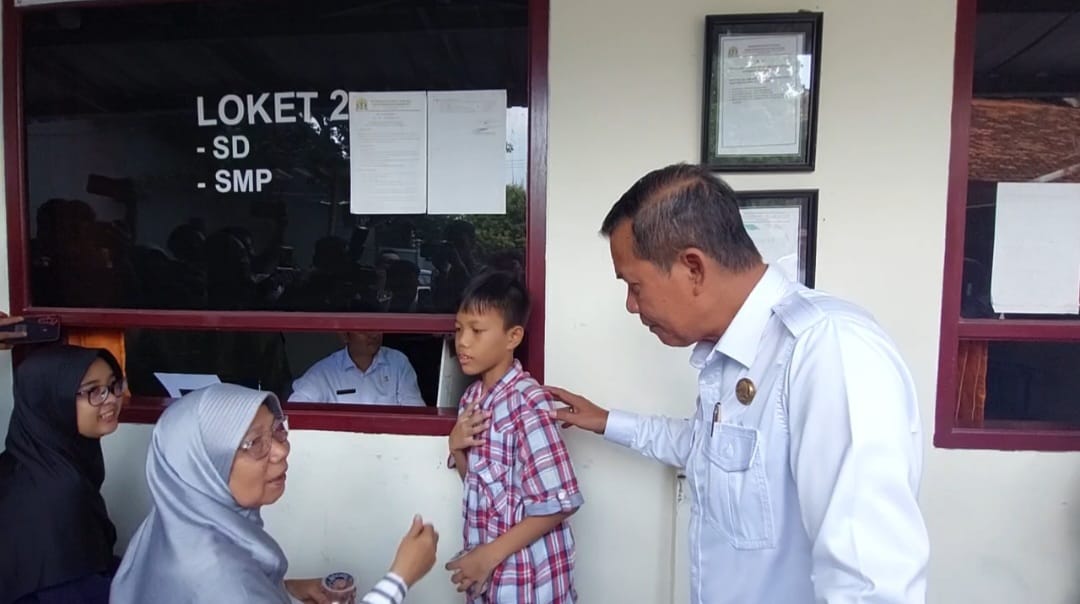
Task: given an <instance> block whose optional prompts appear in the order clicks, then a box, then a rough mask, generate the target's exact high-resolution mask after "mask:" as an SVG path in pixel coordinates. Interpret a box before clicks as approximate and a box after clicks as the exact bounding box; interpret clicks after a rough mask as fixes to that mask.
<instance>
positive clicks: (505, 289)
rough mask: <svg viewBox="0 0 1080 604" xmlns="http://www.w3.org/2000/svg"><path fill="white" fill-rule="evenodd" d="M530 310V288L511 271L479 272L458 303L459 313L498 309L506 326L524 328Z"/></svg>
mask: <svg viewBox="0 0 1080 604" xmlns="http://www.w3.org/2000/svg"><path fill="white" fill-rule="evenodd" d="M529 309H530V303H529V292H528V290H526V289H525V285H524V284H522V283H521V280H520V279H518V278H517V276H516V275H514V274H513V273H511V272H508V271H490V270H489V271H485V272H483V273H481V274H480V275H478V276H477V277H476V278H474V279H473V280H472V281H471V282H470V283H469V286H468V287H467V288H465V293H463V294H462V295H461V304H459V305H458V312H475V313H485V312H489V311H494V312H497V313H499V314H500V315H502V318H503V325H504V326H505V327H506V328H507V329H509V328H511V327H516V326H518V325H520V326H522V327H524V326H525V324H526V323H527V322H528V321H529Z"/></svg>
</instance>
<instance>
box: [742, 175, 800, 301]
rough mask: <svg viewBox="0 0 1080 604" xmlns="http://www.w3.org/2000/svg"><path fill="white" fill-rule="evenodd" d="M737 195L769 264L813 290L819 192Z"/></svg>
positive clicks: (755, 240) (750, 232) (755, 192)
mask: <svg viewBox="0 0 1080 604" xmlns="http://www.w3.org/2000/svg"><path fill="white" fill-rule="evenodd" d="M735 195H736V196H737V197H738V198H739V212H740V213H741V214H742V219H743V225H744V226H746V232H747V233H749V234H750V238H751V239H753V240H754V245H755V246H757V249H758V252H760V253H761V257H762V259H763V260H764V261H765V262H766V264H771V265H773V266H775V267H777V268H779V269H780V270H782V271H784V273H785V274H786V275H787V276H788V277H789V278H790V279H791V280H792V281H798V282H800V283H802V284H803V285H805V286H807V287H814V264H815V255H816V253H817V199H818V192H817V190H814V189H806V190H797V191H743V192H739V193H736V194H735Z"/></svg>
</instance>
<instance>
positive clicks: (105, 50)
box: [3, 0, 547, 431]
mask: <svg viewBox="0 0 1080 604" xmlns="http://www.w3.org/2000/svg"><path fill="white" fill-rule="evenodd" d="M3 21H4V27H5V82H7V85H6V86H5V99H4V100H5V120H6V122H5V123H6V131H7V133H8V135H9V136H8V137H7V142H6V165H7V173H8V182H7V187H8V195H7V204H8V208H7V209H8V218H9V220H8V224H9V237H8V247H9V259H10V277H11V278H10V284H11V296H12V304H11V307H12V310H13V311H14V312H20V313H22V314H56V315H59V316H60V317H61V320H62V322H63V324H64V325H65V326H66V327H68V328H74V329H76V330H82V331H84V332H85V331H87V330H91V331H92V330H101V331H104V332H109V331H112V332H114V333H118V334H119V333H122V334H123V335H122V337H123V341H124V346H125V349H126V359H127V364H128V367H127V370H128V372H129V373H130V376H131V380H130V384H131V390H132V394H133V396H134V400H135V401H136V405H135V406H138V405H140V404H146V405H153V404H154V401H158V400H162V399H165V398H168V397H170V396H172V395H174V394H175V392H170V390H169V388H168V387H167V386H168V385H167V384H164V383H162V380H161V379H159V378H158V377H155V375H156V374H161V375H165V374H170V375H172V374H177V375H204V376H206V375H212V376H217V377H219V378H220V379H222V380H224V381H231V382H235V383H241V384H245V385H248V386H251V387H257V388H262V389H265V390H272V391H274V392H277V393H278V394H279V395H281V396H282V397H283V400H285V399H288V398H289V397H290V396H293V394H294V393H293V385H294V383H295V382H296V380H297V379H298V378H300V377H301V376H302V375H303V373H304V372H305V371H307V370H308V369H309V368H310V367H311V366H312V365H313V364H315V362H316V361H317V360H319V359H321V358H323V357H326V356H328V355H331V354H334V353H335V352H340V351H341V350H345V348H344V347H343V346H344V344H343V341H342V339H341V338H342V337H344V336H343V335H342V334H347V333H349V334H381V338H382V340H383V346H384V347H385V349H388V350H395V351H397V352H399V353H400V354H401V356H402V358H404V359H406V360H407V362H408V363H409V364H410V365H411V367H412V369H413V371H414V372H415V374H416V379H417V385H416V389H417V391H418V394H417V395H416V397H414V398H416V399H417V400H414V401H412V402H413V403H417V404H413V405H408V406H412V407H422V408H425V409H428V411H427V413H429V414H434V415H433V416H440V417H441V415H439V412H438V411H436V407H438V405H439V404H440V403H443V404H447V405H449V406H453V405H455V404H456V400H454V401H451V400H450V398H452V396H450V395H449V394H448V392H449V391H450V390H448V389H451V390H452V389H453V388H457V387H458V385H459V384H458V382H460V380H461V376H460V373H459V370H457V369H456V367H455V368H453V371H451V365H453V364H454V363H453V356H452V354H450V351H452V342H448V341H447V336H448V335H449V334H450V333H452V330H453V316H452V315H453V313H454V311H455V309H456V306H457V303H458V300H459V298H460V295H461V293H462V291H463V289H464V288H465V286H466V284H467V283H468V282H469V280H470V279H471V278H472V277H473V276H474V275H476V274H477V273H479V272H481V271H483V270H485V269H487V268H498V269H505V270H512V271H516V272H518V273H519V274H521V275H522V279H523V280H524V281H525V283H526V285H527V287H528V289H529V291H530V294H531V295H532V297H533V299H534V309H535V310H536V312H534V314H533V318H532V320H531V322H530V325H529V326H528V327H529V328H530V332H531V335H530V338H529V340H528V346H527V348H526V349H525V350H523V351H522V356H523V357H524V361H525V362H526V366H527V367H528V368H529V369H530V370H531V371H532V372H533V373H534V374H538V375H539V374H541V373H542V367H541V366H540V363H541V359H542V334H543V304H542V300H543V295H544V293H543V243H544V242H543V220H544V216H543V208H544V179H545V177H546V176H545V174H544V173H543V166H544V165H545V164H544V158H543V155H544V153H545V150H546V144H545V142H546V141H545V139H546V132H545V131H544V129H543V124H544V123H545V121H546V115H545V112H546V95H547V90H546V81H547V80H546V62H547V57H546V43H547V40H546V37H547V2H532V1H528V0H508V1H504V2H486V1H473V2H464V3H463V2H447V3H430V2H422V1H419V0H416V1H409V0H403V1H401V2H389V3H387V2H355V1H351V0H318V1H306V2H300V1H296V0H266V1H259V2H253V1H250V0H214V1H209V0H202V1H183V0H182V1H176V2H156V1H155V2H139V1H132V2H110V3H103V4H102V5H100V6H99V5H96V4H94V3H86V4H82V3H76V4H68V3H40V4H39V3H34V5H32V6H26V7H21V6H20V7H16V6H14V5H13V2H12V1H11V0H6V2H5V3H4V15H3ZM357 337H360V336H357ZM395 358H396V357H395ZM455 371H457V372H458V373H456V374H455V373H454V372H455ZM446 376H451V377H450V378H447V377H446ZM177 379H180V380H181V381H182V378H177ZM447 380H450V382H453V384H452V385H451V384H450V383H449V382H447ZM336 390H349V388H348V387H342V388H337V389H336ZM357 397H361V393H352V397H351V398H350V396H349V395H348V394H347V393H346V394H341V395H340V398H341V399H349V400H339V401H331V400H318V401H312V402H311V404H314V405H318V404H329V403H334V402H337V403H339V404H342V405H345V406H346V407H349V409H352V406H351V404H353V403H367V402H369V401H361V400H352V399H356V398H357ZM447 397H450V398H447ZM309 398H319V399H328V398H332V397H329V396H325V395H323V394H320V395H318V396H315V395H311V396H309ZM361 398H362V397H361ZM421 411H422V409H421ZM355 412H356V413H363V407H357V408H356V410H355ZM381 413H384V414H385V413H393V409H390V410H387V409H383V410H382V411H381ZM416 413H417V411H416V410H415V409H414V410H412V411H408V412H405V411H402V416H403V417H412V416H415V415H416ZM410 414H411V415H410ZM334 417H341V409H336V410H335V411H334ZM348 423H349V425H360V424H362V422H359V423H358V422H356V421H351V420H350V422H348ZM331 424H333V422H332V421H324V422H322V423H321V424H320V425H326V426H329V427H331V428H333V426H332V425H331ZM441 425H442V426H443V427H445V429H446V430H448V429H449V424H448V423H445V422H444V423H443V424H441ZM358 429H363V427H362V426H361V427H360V428H358ZM406 431H408V430H406Z"/></svg>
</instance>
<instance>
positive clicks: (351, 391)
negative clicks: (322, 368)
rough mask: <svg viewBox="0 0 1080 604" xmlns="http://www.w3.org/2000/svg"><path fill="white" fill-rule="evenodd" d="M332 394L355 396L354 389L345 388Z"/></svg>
mask: <svg viewBox="0 0 1080 604" xmlns="http://www.w3.org/2000/svg"><path fill="white" fill-rule="evenodd" d="M334 394H338V395H341V394H356V388H346V389H344V390H338V391H336V392H334Z"/></svg>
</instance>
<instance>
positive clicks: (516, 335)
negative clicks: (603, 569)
mask: <svg viewBox="0 0 1080 604" xmlns="http://www.w3.org/2000/svg"><path fill="white" fill-rule="evenodd" d="M528 314H529V296H528V293H527V292H526V291H525V288H524V287H523V286H522V285H521V283H520V282H519V281H518V280H517V279H516V278H515V277H514V276H513V275H510V274H508V273H503V272H490V273H486V274H483V275H481V276H479V277H478V278H477V279H476V280H475V281H473V283H471V284H470V285H469V287H468V289H467V290H466V291H465V293H464V295H463V297H462V301H461V306H460V307H459V309H458V313H457V320H456V322H455V332H456V335H455V344H456V348H457V355H458V361H459V362H460V363H461V369H462V371H464V372H465V374H466V375H470V376H476V377H477V378H478V379H477V381H476V382H475V383H473V384H472V385H471V386H469V388H468V389H467V390H466V391H465V394H464V396H462V398H461V407H460V411H459V414H458V422H457V424H455V426H454V429H453V431H452V432H451V433H450V467H452V468H456V469H457V471H458V473H459V474H460V475H461V478H462V480H463V481H464V483H465V495H464V498H463V501H464V508H465V512H464V517H465V529H464V537H465V549H464V551H463V552H462V554H460V555H459V556H458V557H456V558H455V559H454V560H453V561H452V562H450V563H449V564H447V565H446V568H447V570H450V571H452V572H453V575H452V576H451V581H453V582H454V584H456V585H457V588H458V591H462V592H466V594H467V599H468V601H469V602H470V603H472V604H479V603H484V604H510V603H513V604H549V603H551V604H562V603H572V602H574V601H575V600H576V599H577V592H576V591H575V590H574V581H573V572H574V536H573V534H572V533H571V531H570V524H569V522H568V521H567V519H568V518H569V517H570V515H571V514H573V513H574V512H575V511H576V510H577V509H578V508H579V507H581V504H582V503H584V499H583V498H582V496H581V491H579V490H578V483H577V478H576V477H575V476H574V468H573V465H572V464H571V463H570V456H569V454H568V453H567V451H566V445H564V444H563V441H562V436H561V435H560V433H559V429H558V426H557V425H556V423H555V420H554V419H552V417H551V415H550V414H549V411H551V409H552V408H553V404H552V399H551V397H550V396H549V395H548V394H547V393H546V392H545V391H544V390H543V389H542V388H541V387H540V384H539V383H537V381H536V380H534V379H533V378H532V377H531V376H529V374H528V373H526V372H525V371H524V370H523V369H522V368H521V364H520V363H519V362H518V361H517V360H516V359H514V350H515V349H516V348H517V347H518V345H519V344H521V340H522V338H523V337H524V335H525V328H524V325H525V323H526V321H527V319H528Z"/></svg>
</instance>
